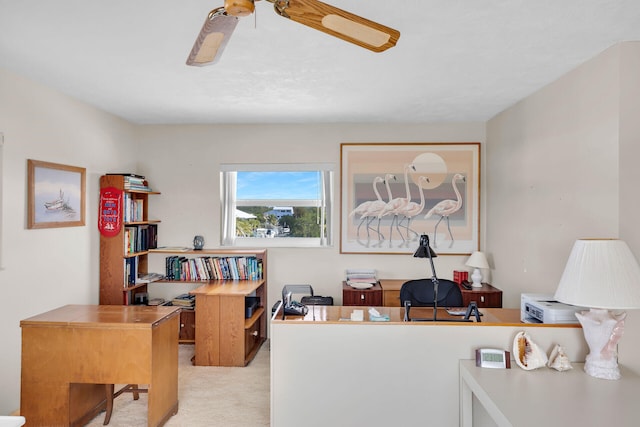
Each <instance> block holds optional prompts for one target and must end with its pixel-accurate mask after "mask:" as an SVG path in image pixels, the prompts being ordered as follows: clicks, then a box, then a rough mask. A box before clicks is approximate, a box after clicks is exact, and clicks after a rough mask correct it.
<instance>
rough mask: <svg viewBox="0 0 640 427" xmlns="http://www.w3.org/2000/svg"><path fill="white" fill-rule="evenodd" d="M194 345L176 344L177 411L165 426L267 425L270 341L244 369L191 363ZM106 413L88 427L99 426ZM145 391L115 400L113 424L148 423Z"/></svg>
mask: <svg viewBox="0 0 640 427" xmlns="http://www.w3.org/2000/svg"><path fill="white" fill-rule="evenodd" d="M192 356H193V346H192V345H180V346H179V356H178V401H179V407H178V413H177V414H176V415H174V416H173V417H171V418H169V421H167V423H166V424H165V426H167V427H187V426H189V427H192V426H224V427H246V426H256V427H257V426H268V425H269V418H270V410H269V404H270V391H269V387H270V381H269V375H270V374H269V370H270V368H269V342H268V341H267V342H265V343H264V344H263V345H262V347H261V348H260V350H259V351H258V354H257V355H256V357H255V358H254V359H253V360H252V361H251V363H249V365H247V366H246V367H243V368H227V367H218V366H193V365H192V364H191V357H192ZM103 421H104V412H102V413H101V414H99V415H98V416H97V417H96V418H94V419H93V420H92V421H91V422H90V423H89V424H87V426H91V427H98V426H102V423H103ZM146 425H147V394H146V393H143V394H140V399H139V400H133V395H132V394H131V393H124V394H123V395H121V396H119V397H118V398H117V399H116V400H115V401H114V407H113V413H112V415H111V421H110V422H109V426H111V427H137V426H140V427H146Z"/></svg>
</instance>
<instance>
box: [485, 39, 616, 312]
mask: <svg viewBox="0 0 640 427" xmlns="http://www.w3.org/2000/svg"><path fill="white" fill-rule="evenodd" d="M619 94H620V90H619V75H618V55H617V50H616V49H611V50H608V51H606V52H604V53H603V54H602V55H600V56H598V57H596V58H594V59H592V60H591V61H589V62H587V63H586V64H583V65H582V66H581V67H579V68H578V69H576V70H574V71H572V72H570V73H568V74H567V75H565V76H564V77H562V78H560V79H559V80H557V81H556V82H554V83H552V84H550V85H548V86H547V87H545V88H544V89H542V90H540V91H539V92H537V93H535V94H533V95H531V96H530V97H528V98H526V99H525V100H523V101H521V102H519V103H518V104H517V105H515V106H513V107H512V108H509V109H508V110H506V111H504V112H503V113H501V114H499V115H498V116H497V117H495V118H494V119H492V120H491V121H489V123H488V127H487V146H486V151H487V173H486V180H487V187H488V188H489V189H490V191H489V192H488V193H487V198H486V204H487V230H486V236H487V241H486V242H487V247H488V248H489V252H490V256H491V258H492V265H493V267H494V270H493V276H494V280H495V281H496V282H500V283H501V284H503V289H504V290H505V291H507V290H508V291H509V293H508V294H505V303H506V304H507V305H511V306H513V305H514V304H515V303H516V301H517V299H518V298H519V295H520V293H522V292H534V291H537V292H551V293H553V292H555V289H556V286H557V284H558V281H559V280H560V276H561V275H562V271H563V270H564V265H565V263H566V260H567V257H568V255H569V251H570V250H571V247H572V245H573V242H574V241H575V240H576V239H577V238H581V237H617V236H618V224H619V210H618V190H619V188H618V187H619V180H618V158H619V148H618V139H619V134H618V118H619Z"/></svg>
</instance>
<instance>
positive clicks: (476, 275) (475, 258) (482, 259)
mask: <svg viewBox="0 0 640 427" xmlns="http://www.w3.org/2000/svg"><path fill="white" fill-rule="evenodd" d="M465 265H466V266H468V267H473V269H474V270H473V273H472V274H471V280H472V281H473V283H472V284H471V286H473V287H474V288H481V287H482V273H481V272H480V269H481V268H489V263H488V262H487V257H486V256H485V255H484V252H480V251H476V252H474V253H472V254H471V256H470V257H469V259H468V260H467V262H466V263H465Z"/></svg>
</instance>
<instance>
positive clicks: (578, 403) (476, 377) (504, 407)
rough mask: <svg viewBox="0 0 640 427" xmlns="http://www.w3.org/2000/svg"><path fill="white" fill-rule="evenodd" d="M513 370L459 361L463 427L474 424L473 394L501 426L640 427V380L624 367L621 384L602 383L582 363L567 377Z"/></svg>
mask: <svg viewBox="0 0 640 427" xmlns="http://www.w3.org/2000/svg"><path fill="white" fill-rule="evenodd" d="M511 365H512V368H511V369H490V368H478V367H476V365H475V360H461V361H460V400H461V401H460V411H461V413H460V415H461V423H460V425H461V426H470V425H472V424H471V423H472V409H471V408H472V406H471V395H470V394H469V391H470V392H471V393H473V395H475V396H476V398H477V399H478V400H479V401H480V403H481V404H482V405H483V406H484V408H485V409H486V411H487V412H488V413H489V415H490V416H491V417H492V418H493V420H494V421H495V422H496V424H497V425H498V426H500V427H503V426H514V427H527V426H532V427H539V426H544V427H555V426H562V427H566V426H581V427H588V426H616V427H622V426H634V427H635V426H638V425H640V375H638V374H637V373H635V372H633V371H630V370H628V369H625V368H624V367H623V366H621V373H622V378H621V379H620V380H603V379H598V378H593V377H591V376H589V375H587V374H586V373H585V372H584V370H583V366H584V364H583V363H572V366H573V369H571V370H569V371H565V372H558V371H556V370H554V369H549V368H546V367H544V368H540V369H536V370H533V371H525V370H523V369H521V368H519V367H518V366H517V365H516V364H515V363H513V361H512V364H511ZM465 391H466V392H467V395H466V396H465Z"/></svg>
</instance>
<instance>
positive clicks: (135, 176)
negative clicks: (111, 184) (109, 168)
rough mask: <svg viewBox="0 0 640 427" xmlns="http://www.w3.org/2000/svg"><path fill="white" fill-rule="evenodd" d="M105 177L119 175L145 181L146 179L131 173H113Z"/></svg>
mask: <svg viewBox="0 0 640 427" xmlns="http://www.w3.org/2000/svg"><path fill="white" fill-rule="evenodd" d="M105 175H118V176H127V177H130V178H138V179H145V177H144V176H142V175H138V174H135V173H130V172H113V173H107V174H105Z"/></svg>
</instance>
